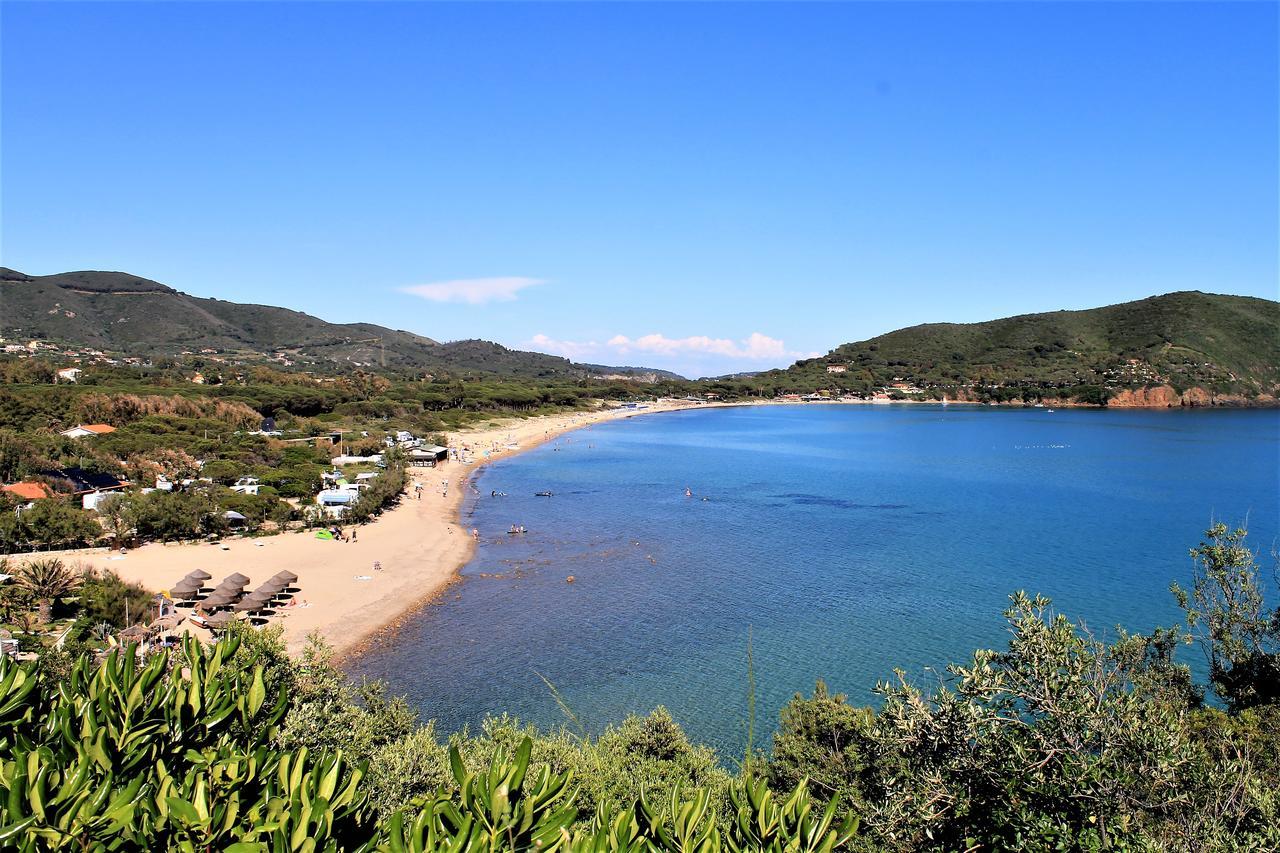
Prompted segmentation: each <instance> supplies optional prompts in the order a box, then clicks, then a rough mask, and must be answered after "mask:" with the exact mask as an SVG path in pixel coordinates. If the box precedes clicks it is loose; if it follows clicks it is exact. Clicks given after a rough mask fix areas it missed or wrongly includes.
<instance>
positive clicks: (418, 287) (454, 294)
mask: <svg viewBox="0 0 1280 853" xmlns="http://www.w3.org/2000/svg"><path fill="white" fill-rule="evenodd" d="M535 284H543V280H542V279H540V278H524V277H522V276H506V277H500V278H459V279H454V280H452V281H435V282H431V283H430V284H413V285H410V286H408V287H402V288H400V291H401V292H402V293H411V294H413V295H414V296H421V297H422V298H423V299H429V300H431V301H432V302H464V303H466V304H467V305H484V304H485V303H486V302H511V301H512V300H514V299H515V298H516V294H517V293H519V292H520V291H521V290H524V289H525V288H526V287H532V286H533V285H535Z"/></svg>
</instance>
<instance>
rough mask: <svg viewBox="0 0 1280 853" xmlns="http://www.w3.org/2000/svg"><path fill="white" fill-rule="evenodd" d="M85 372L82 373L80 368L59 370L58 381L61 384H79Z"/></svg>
mask: <svg viewBox="0 0 1280 853" xmlns="http://www.w3.org/2000/svg"><path fill="white" fill-rule="evenodd" d="M83 372H84V371H82V370H81V369H80V368H78V367H64V368H62V369H61V370H59V371H58V373H57V376H58V381H59V382H79V381H80V376H81V374H83Z"/></svg>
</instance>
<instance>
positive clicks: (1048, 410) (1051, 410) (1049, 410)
mask: <svg viewBox="0 0 1280 853" xmlns="http://www.w3.org/2000/svg"><path fill="white" fill-rule="evenodd" d="M1045 411H1046V412H1048V413H1049V414H1051V415H1052V414H1053V409H1045Z"/></svg>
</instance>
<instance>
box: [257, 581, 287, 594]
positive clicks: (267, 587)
mask: <svg viewBox="0 0 1280 853" xmlns="http://www.w3.org/2000/svg"><path fill="white" fill-rule="evenodd" d="M286 586H288V584H286V583H285V582H284V581H278V580H269V581H267V582H266V583H264V584H263V585H262V586H260V587H258V588H257V589H255V590H254V591H253V594H254V595H257V594H258V593H265V594H266V595H267V596H268V597H270V596H276V595H279V594H280V593H282V592H284V588H285V587H286Z"/></svg>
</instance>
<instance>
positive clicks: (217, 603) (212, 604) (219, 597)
mask: <svg viewBox="0 0 1280 853" xmlns="http://www.w3.org/2000/svg"><path fill="white" fill-rule="evenodd" d="M238 597H239V596H233V595H230V594H226V593H224V594H218V593H214V594H213V595H210V596H209V597H208V598H206V599H204V600H203V601H201V602H200V603H199V604H197V605H196V607H198V608H199V609H200V610H203V611H205V612H206V613H207V612H209V611H212V610H217V609H218V608H219V607H227V606H229V605H231V604H233V603H235V600H236V599H237V598H238Z"/></svg>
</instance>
